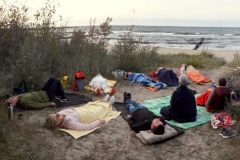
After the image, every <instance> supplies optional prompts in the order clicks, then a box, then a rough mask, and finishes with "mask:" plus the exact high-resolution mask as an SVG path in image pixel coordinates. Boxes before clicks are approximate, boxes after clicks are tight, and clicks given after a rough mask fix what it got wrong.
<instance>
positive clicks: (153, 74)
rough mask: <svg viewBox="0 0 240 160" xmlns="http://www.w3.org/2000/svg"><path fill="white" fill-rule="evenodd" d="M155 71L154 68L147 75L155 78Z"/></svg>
mask: <svg viewBox="0 0 240 160" xmlns="http://www.w3.org/2000/svg"><path fill="white" fill-rule="evenodd" d="M156 72H157V71H156V70H154V71H152V73H150V74H149V75H148V76H149V77H153V78H155V74H156Z"/></svg>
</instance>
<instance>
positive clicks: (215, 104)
mask: <svg viewBox="0 0 240 160" xmlns="http://www.w3.org/2000/svg"><path fill="white" fill-rule="evenodd" d="M226 98H227V102H228V103H229V104H230V105H231V103H232V96H231V90H230V89H228V88H226V87H216V88H215V89H214V90H213V91H212V93H211V95H210V97H209V98H208V100H207V103H206V108H207V111H208V112H214V111H221V110H224V106H226Z"/></svg>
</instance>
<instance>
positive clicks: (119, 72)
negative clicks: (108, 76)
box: [112, 70, 126, 79]
mask: <svg viewBox="0 0 240 160" xmlns="http://www.w3.org/2000/svg"><path fill="white" fill-rule="evenodd" d="M125 73H126V72H125V71H124V70H116V71H112V75H113V77H114V79H123V77H124V75H125Z"/></svg>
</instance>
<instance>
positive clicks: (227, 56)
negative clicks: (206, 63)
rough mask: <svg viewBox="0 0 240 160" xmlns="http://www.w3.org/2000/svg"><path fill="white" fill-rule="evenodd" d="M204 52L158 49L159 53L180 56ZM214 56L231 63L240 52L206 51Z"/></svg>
mask: <svg viewBox="0 0 240 160" xmlns="http://www.w3.org/2000/svg"><path fill="white" fill-rule="evenodd" d="M202 51H203V50H190V49H175V48H163V47H160V48H159V49H158V53H161V54H165V53H171V54H178V53H186V54H199V53H201V52H202ZM204 51H208V52H210V53H212V54H214V55H215V56H216V57H220V58H224V59H225V60H226V61H227V62H231V61H232V60H233V58H234V54H236V53H240V51H239V50H204Z"/></svg>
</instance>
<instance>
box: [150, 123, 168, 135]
mask: <svg viewBox="0 0 240 160" xmlns="http://www.w3.org/2000/svg"><path fill="white" fill-rule="evenodd" d="M164 130H165V129H164V125H159V126H158V127H155V128H153V129H152V133H153V134H157V135H160V134H163V133H164Z"/></svg>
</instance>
